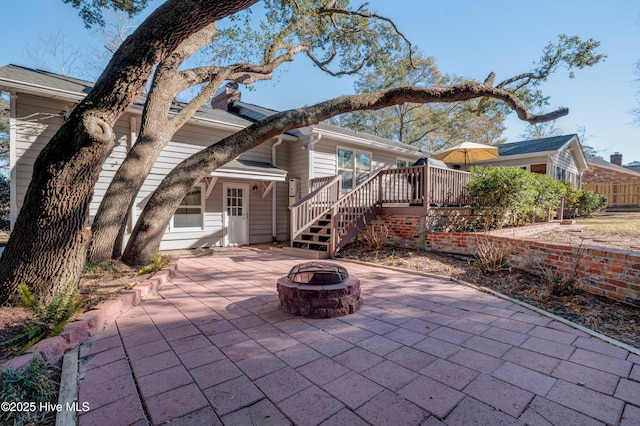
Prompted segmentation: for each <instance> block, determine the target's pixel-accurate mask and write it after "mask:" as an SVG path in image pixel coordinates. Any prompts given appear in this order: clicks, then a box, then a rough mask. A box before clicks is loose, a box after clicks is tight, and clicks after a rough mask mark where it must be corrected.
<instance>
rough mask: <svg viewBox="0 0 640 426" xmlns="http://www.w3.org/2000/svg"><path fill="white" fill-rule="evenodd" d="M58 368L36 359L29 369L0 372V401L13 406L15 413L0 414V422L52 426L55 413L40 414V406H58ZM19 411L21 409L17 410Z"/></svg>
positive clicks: (2, 412)
mask: <svg viewBox="0 0 640 426" xmlns="http://www.w3.org/2000/svg"><path fill="white" fill-rule="evenodd" d="M59 377H60V367H59V366H57V365H50V364H47V363H45V361H44V360H43V359H42V358H39V357H36V358H34V359H33V361H32V362H31V364H29V366H27V367H24V368H22V369H18V370H14V369H13V368H6V369H2V370H0V394H2V401H3V402H8V403H16V406H15V407H10V408H16V409H15V410H2V411H0V422H1V423H2V424H10V425H36V424H37V425H44V424H51V425H52V424H54V422H55V415H56V412H55V411H41V410H40V409H39V408H40V403H49V404H56V403H57V402H58V388H59V385H58V383H59ZM19 408H22V409H19Z"/></svg>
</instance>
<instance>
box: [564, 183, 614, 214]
mask: <svg viewBox="0 0 640 426" xmlns="http://www.w3.org/2000/svg"><path fill="white" fill-rule="evenodd" d="M606 207H607V197H605V196H604V195H600V194H598V193H596V192H593V191H585V190H581V189H578V188H576V187H575V186H574V185H571V184H567V189H566V195H565V212H566V214H565V216H566V217H568V218H571V217H579V216H589V215H591V214H592V213H595V212H598V211H601V210H604V209H605V208H606Z"/></svg>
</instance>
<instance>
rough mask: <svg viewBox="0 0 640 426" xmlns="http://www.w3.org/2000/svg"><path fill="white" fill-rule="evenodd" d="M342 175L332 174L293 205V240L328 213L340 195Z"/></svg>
mask: <svg viewBox="0 0 640 426" xmlns="http://www.w3.org/2000/svg"><path fill="white" fill-rule="evenodd" d="M341 186H342V176H332V177H331V178H330V179H328V180H326V181H325V182H324V184H322V185H320V186H318V187H317V188H316V189H314V190H313V191H311V192H310V193H309V194H308V195H307V196H305V197H303V198H301V199H300V200H299V201H298V202H296V203H294V204H292V205H291V207H290V210H291V241H293V240H294V239H295V238H296V237H297V236H298V235H300V234H301V233H302V232H303V231H304V230H305V229H307V228H308V227H309V226H310V225H312V224H314V223H315V222H316V221H317V220H318V219H320V218H321V217H322V216H324V215H326V214H327V213H328V212H329V211H331V208H332V207H333V206H334V205H335V203H336V201H338V198H339V197H340V188H341Z"/></svg>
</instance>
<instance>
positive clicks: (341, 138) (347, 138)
mask: <svg viewBox="0 0 640 426" xmlns="http://www.w3.org/2000/svg"><path fill="white" fill-rule="evenodd" d="M314 132H317V133H321V134H322V135H323V136H326V137H330V138H332V139H337V140H339V141H340V142H347V143H352V144H356V145H363V146H367V147H372V146H373V147H376V148H382V149H386V150H390V151H395V152H401V153H403V154H407V155H411V154H412V155H416V156H418V157H424V156H426V155H427V154H428V153H427V152H420V151H418V150H417V149H415V150H414V149H410V148H404V147H400V146H394V145H387V144H385V143H382V142H378V141H373V140H370V139H365V138H359V137H353V136H350V135H344V134H342V133H337V132H332V131H330V130H324V129H318V128H314Z"/></svg>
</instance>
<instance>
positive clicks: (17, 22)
mask: <svg viewBox="0 0 640 426" xmlns="http://www.w3.org/2000/svg"><path fill="white" fill-rule="evenodd" d="M160 3H161V1H160V0H153V1H152V3H151V5H150V6H149V8H148V10H147V12H149V11H151V10H153V9H154V8H155V7H156V6H157V5H158V4H160ZM352 4H353V5H354V6H356V7H357V6H359V5H360V4H359V3H358V2H353V3H352ZM368 9H369V10H376V11H378V12H379V13H380V14H381V15H384V16H387V17H389V18H391V19H393V20H394V22H395V23H396V24H397V26H398V27H399V29H400V30H401V31H402V32H403V33H404V34H405V35H406V36H407V38H409V39H410V40H411V42H412V43H413V45H414V46H416V47H418V48H419V49H420V50H421V51H422V52H423V53H424V54H425V55H427V56H433V57H434V58H435V61H436V65H437V66H438V67H439V69H440V70H441V71H442V72H443V73H447V74H456V75H460V76H464V77H466V78H469V79H473V80H478V81H483V80H484V79H485V78H486V76H487V75H488V74H489V73H490V72H495V73H496V76H497V77H496V81H502V80H504V79H506V78H508V77H511V76H514V75H516V74H520V73H522V72H526V71H529V70H531V69H532V67H533V63H534V62H535V61H536V60H538V59H539V58H540V57H541V55H542V50H543V48H544V46H545V45H547V44H548V43H549V42H552V41H555V40H556V39H557V36H558V35H559V34H567V35H569V36H572V35H577V36H579V37H580V38H582V39H588V38H593V39H595V40H597V41H600V42H601V46H600V48H599V50H598V51H599V52H601V53H604V54H606V55H607V56H608V57H607V59H606V61H605V62H603V63H600V64H597V65H595V66H594V67H592V68H588V69H583V70H576V72H575V78H574V79H569V77H568V74H567V73H566V72H564V71H563V70H560V71H559V72H558V73H556V74H555V75H554V76H552V78H550V79H549V81H548V82H546V83H544V85H543V86H542V90H543V92H544V94H545V95H546V96H549V97H550V98H549V106H548V110H549V111H551V110H555V109H557V108H558V107H568V108H569V115H568V116H566V117H563V118H560V119H558V120H557V122H556V126H557V127H559V128H560V129H561V130H562V133H563V134H571V133H578V134H579V136H580V137H581V138H582V141H583V143H585V144H586V145H589V146H591V147H593V148H595V149H596V150H597V151H598V154H599V155H600V156H602V157H603V158H604V159H606V160H609V155H610V154H613V153H614V152H620V153H622V154H623V163H625V164H626V163H629V162H631V161H640V126H639V125H635V124H634V123H633V121H634V116H633V114H632V111H633V110H634V109H637V108H640V96H639V95H638V93H639V92H640V84H637V83H635V80H638V79H640V74H638V73H637V71H636V65H637V63H638V62H639V61H640V2H638V1H637V0H612V1H609V2H604V1H602V0H538V1H536V2H514V1H513V0H485V1H476V0H457V1H456V0H451V1H437V2H436V1H429V0H395V1H388V0H370V1H369V5H368ZM2 10H3V18H4V19H3V20H2V25H1V26H0V39H1V40H3V43H2V47H1V48H0V66H2V65H6V64H9V63H12V64H16V65H23V66H28V67H38V66H39V64H38V63H36V62H37V61H34V60H33V55H29V54H27V52H28V51H29V50H31V51H38V50H40V51H42V50H43V49H42V44H43V43H42V40H44V39H46V38H49V37H50V36H51V35H52V34H62V35H64V37H65V39H66V41H67V43H68V44H70V45H72V48H75V49H78V50H81V51H82V52H83V55H85V58H86V57H87V56H91V55H95V52H96V51H97V50H98V49H100V46H101V44H102V37H101V35H100V34H99V33H98V32H97V31H96V30H87V29H85V28H84V24H83V23H82V21H81V20H80V18H79V17H78V14H77V11H76V10H75V9H73V8H72V7H71V6H70V5H69V4H64V3H63V2H62V1H61V0H21V1H20V2H6V4H3V5H2ZM74 66H75V65H74ZM74 66H72V68H71V70H70V71H71V72H70V74H71V75H73V76H77V77H80V78H86V76H85V75H79V73H78V72H74V71H75V70H74ZM50 67H51V69H50V71H53V72H60V70H59V69H56V68H55V65H50ZM277 76H278V77H277V78H276V79H274V80H273V81H269V82H260V83H256V84H255V85H254V90H252V91H243V98H242V100H243V101H246V102H250V103H254V104H257V105H262V106H265V107H268V108H273V109H277V110H285V109H290V108H296V107H300V106H304V105H312V104H314V103H316V102H320V101H323V100H326V99H328V98H331V97H335V96H340V95H345V94H351V93H354V91H353V78H344V77H343V78H335V77H330V76H328V75H325V74H323V73H322V72H321V71H319V70H318V69H317V68H314V67H313V66H312V65H311V64H310V62H309V61H308V60H306V59H305V58H299V59H297V60H296V61H295V62H294V63H293V64H287V65H286V66H285V67H284V69H283V70H282V71H281V72H279V73H278V74H277ZM525 127H526V124H525V123H523V122H521V121H519V120H518V119H517V118H515V117H514V118H510V119H509V120H508V122H507V131H506V132H505V136H506V137H507V141H508V142H516V141H519V140H522V139H523V138H522V133H523V131H524V128H525Z"/></svg>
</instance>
